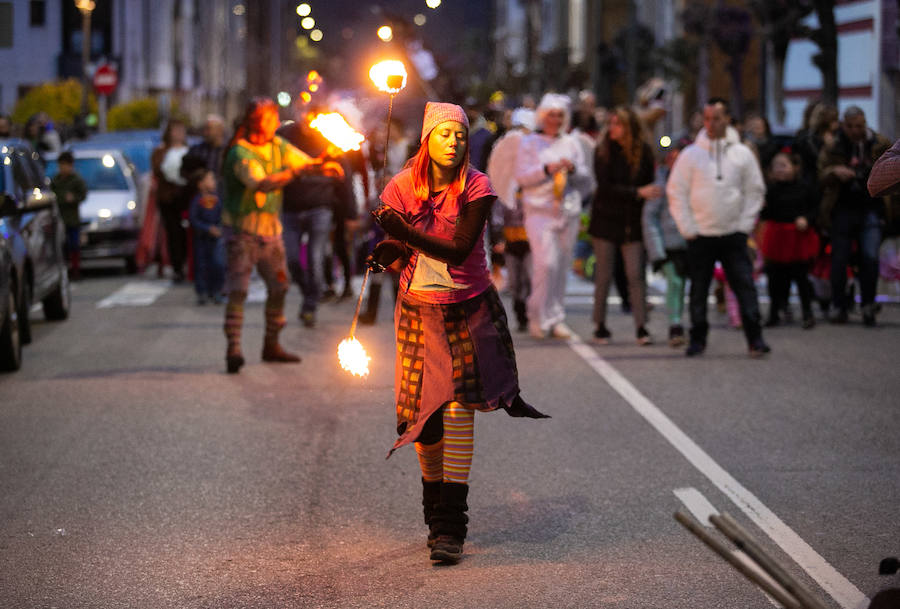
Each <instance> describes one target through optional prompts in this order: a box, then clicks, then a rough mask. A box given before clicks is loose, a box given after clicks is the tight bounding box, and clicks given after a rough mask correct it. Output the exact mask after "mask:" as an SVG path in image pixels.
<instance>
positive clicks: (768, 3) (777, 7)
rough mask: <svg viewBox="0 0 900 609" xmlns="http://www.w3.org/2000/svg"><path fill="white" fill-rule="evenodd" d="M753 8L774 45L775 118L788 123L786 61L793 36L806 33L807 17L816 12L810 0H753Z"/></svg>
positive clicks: (770, 43)
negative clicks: (785, 97) (785, 87)
mask: <svg viewBox="0 0 900 609" xmlns="http://www.w3.org/2000/svg"><path fill="white" fill-rule="evenodd" d="M750 10H751V11H753V14H754V15H755V16H756V19H757V21H759V23H760V25H761V26H762V31H763V39H764V41H765V42H764V43H768V44H769V45H771V50H772V64H773V65H772V68H773V71H774V72H775V74H774V79H773V83H772V97H773V100H774V102H775V118H776V122H778V123H779V124H781V123H783V122H784V117H785V108H784V64H785V61H786V60H787V52H788V46H789V45H790V43H791V39H792V38H794V36H797V35H799V34H801V33H803V30H804V26H803V23H802V22H803V19H805V18H806V16H807V15H809V14H810V12H812V3H811V2H810V1H809V0H753V1H752V2H751V3H750Z"/></svg>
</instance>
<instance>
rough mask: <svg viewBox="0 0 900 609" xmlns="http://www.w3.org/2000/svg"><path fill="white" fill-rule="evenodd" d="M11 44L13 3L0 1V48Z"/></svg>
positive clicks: (8, 46)
mask: <svg viewBox="0 0 900 609" xmlns="http://www.w3.org/2000/svg"><path fill="white" fill-rule="evenodd" d="M12 45H13V4H12V2H0V49H2V48H7V49H8V48H10V47H12Z"/></svg>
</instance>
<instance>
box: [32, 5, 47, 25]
mask: <svg viewBox="0 0 900 609" xmlns="http://www.w3.org/2000/svg"><path fill="white" fill-rule="evenodd" d="M28 4H29V5H30V6H31V27H44V25H46V23H47V2H45V0H31V2H29V3H28Z"/></svg>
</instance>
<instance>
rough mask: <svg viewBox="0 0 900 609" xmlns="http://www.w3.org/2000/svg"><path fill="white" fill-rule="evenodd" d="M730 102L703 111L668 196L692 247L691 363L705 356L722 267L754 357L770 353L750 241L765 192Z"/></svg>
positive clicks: (680, 158)
mask: <svg viewBox="0 0 900 609" xmlns="http://www.w3.org/2000/svg"><path fill="white" fill-rule="evenodd" d="M730 120H731V116H730V112H729V109H728V102H726V101H725V100H723V99H721V98H712V99H710V100H709V102H707V104H706V106H705V107H704V108H703V127H704V128H703V129H702V130H701V131H700V133H699V134H698V135H697V139H696V140H695V141H694V143H693V144H691V145H690V146H688V147H687V148H685V149H684V151H682V153H681V154H680V155H679V156H678V159H677V160H676V161H675V165H674V166H673V167H672V173H671V175H670V176H669V182H668V184H667V185H666V195H667V197H668V199H669V211H670V212H671V214H672V217H673V218H674V219H675V223H676V224H677V225H678V230H679V232H680V233H681V235H682V236H683V237H684V238H685V240H687V243H688V272H689V275H690V279H691V302H690V312H691V331H690V342H689V344H688V348H687V351H686V355H688V356H695V355H700V354H701V353H703V351H704V350H705V349H706V338H707V335H708V334H709V323H708V322H707V320H706V300H707V296H708V294H709V284H710V282H711V281H712V276H713V269H714V268H715V264H716V260H719V261H720V262H721V263H722V267H723V269H724V270H725V276H726V278H727V279H728V284H729V285H730V286H731V288H732V289H733V290H734V293H735V295H736V296H737V299H738V305H739V307H740V312H741V323H742V324H743V328H744V335H745V337H746V339H747V345H748V348H749V350H750V355H751V356H752V357H760V356H763V355H765V354H766V353H768V352H769V351H770V349H769V346H768V345H767V344H766V343H765V342H764V341H763V337H762V328H761V324H760V313H759V301H758V298H757V295H756V286H755V285H754V283H753V264H752V260H751V258H750V254H749V252H748V249H747V235H748V234H750V232H751V231H752V230H753V227H754V225H755V224H756V219H757V217H758V216H759V211H760V208H761V207H762V203H763V198H764V196H765V192H766V186H765V182H764V181H763V176H762V172H761V171H760V168H759V163H758V162H757V160H756V157H755V156H754V154H753V152H751V150H750V149H749V148H748V147H747V146H745V145H743V144H742V143H741V141H740V136H739V135H738V133H737V131H736V130H735V129H734V128H732V127H730V126H729V122H730Z"/></svg>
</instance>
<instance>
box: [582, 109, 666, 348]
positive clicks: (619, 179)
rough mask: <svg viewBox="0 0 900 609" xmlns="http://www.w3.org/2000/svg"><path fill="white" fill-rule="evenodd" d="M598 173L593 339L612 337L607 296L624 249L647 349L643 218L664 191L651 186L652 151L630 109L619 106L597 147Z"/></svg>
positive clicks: (636, 323) (641, 337) (631, 293)
mask: <svg viewBox="0 0 900 609" xmlns="http://www.w3.org/2000/svg"><path fill="white" fill-rule="evenodd" d="M594 175H595V176H596V178H597V192H596V194H595V195H594V202H593V206H592V209H591V223H590V226H589V227H588V233H590V235H591V237H592V243H593V246H594V256H595V258H596V264H595V266H594V323H595V324H596V325H597V329H596V330H595V331H594V339H595V341H596V342H599V343H602V344H605V343H608V342H609V341H610V339H611V337H612V335H611V333H610V331H609V329H608V328H607V327H606V298H607V295H608V294H609V281H610V277H611V276H612V272H613V264H614V262H615V259H616V250H620V251H621V252H622V257H623V259H624V261H625V274H626V276H627V278H628V294H629V300H630V301H631V313H632V315H633V316H634V327H635V333H636V338H637V342H638V344H640V345H648V344H650V343H651V342H652V339H651V338H650V334H649V333H648V332H647V329H646V328H645V327H644V324H645V323H646V321H647V306H646V295H645V293H646V286H645V282H644V243H643V233H642V226H641V215H642V211H643V205H644V201H646V200H648V199H655V198H657V197H660V196H662V189H661V188H660V187H659V186H658V185H657V184H654V183H653V182H654V177H655V174H654V168H653V151H652V150H651V149H650V146H648V145H647V143H646V142H645V141H644V138H643V133H642V130H641V125H640V122H639V121H638V118H637V115H636V114H635V113H634V112H633V111H632V110H630V109H629V108H626V107H624V106H620V107H618V108H616V109H615V110H614V111H613V112H612V113H611V114H610V117H609V121H608V124H607V127H606V130H605V131H604V133H603V135H601V138H600V142H599V144H598V146H597V153H596V156H595V158H594Z"/></svg>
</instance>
